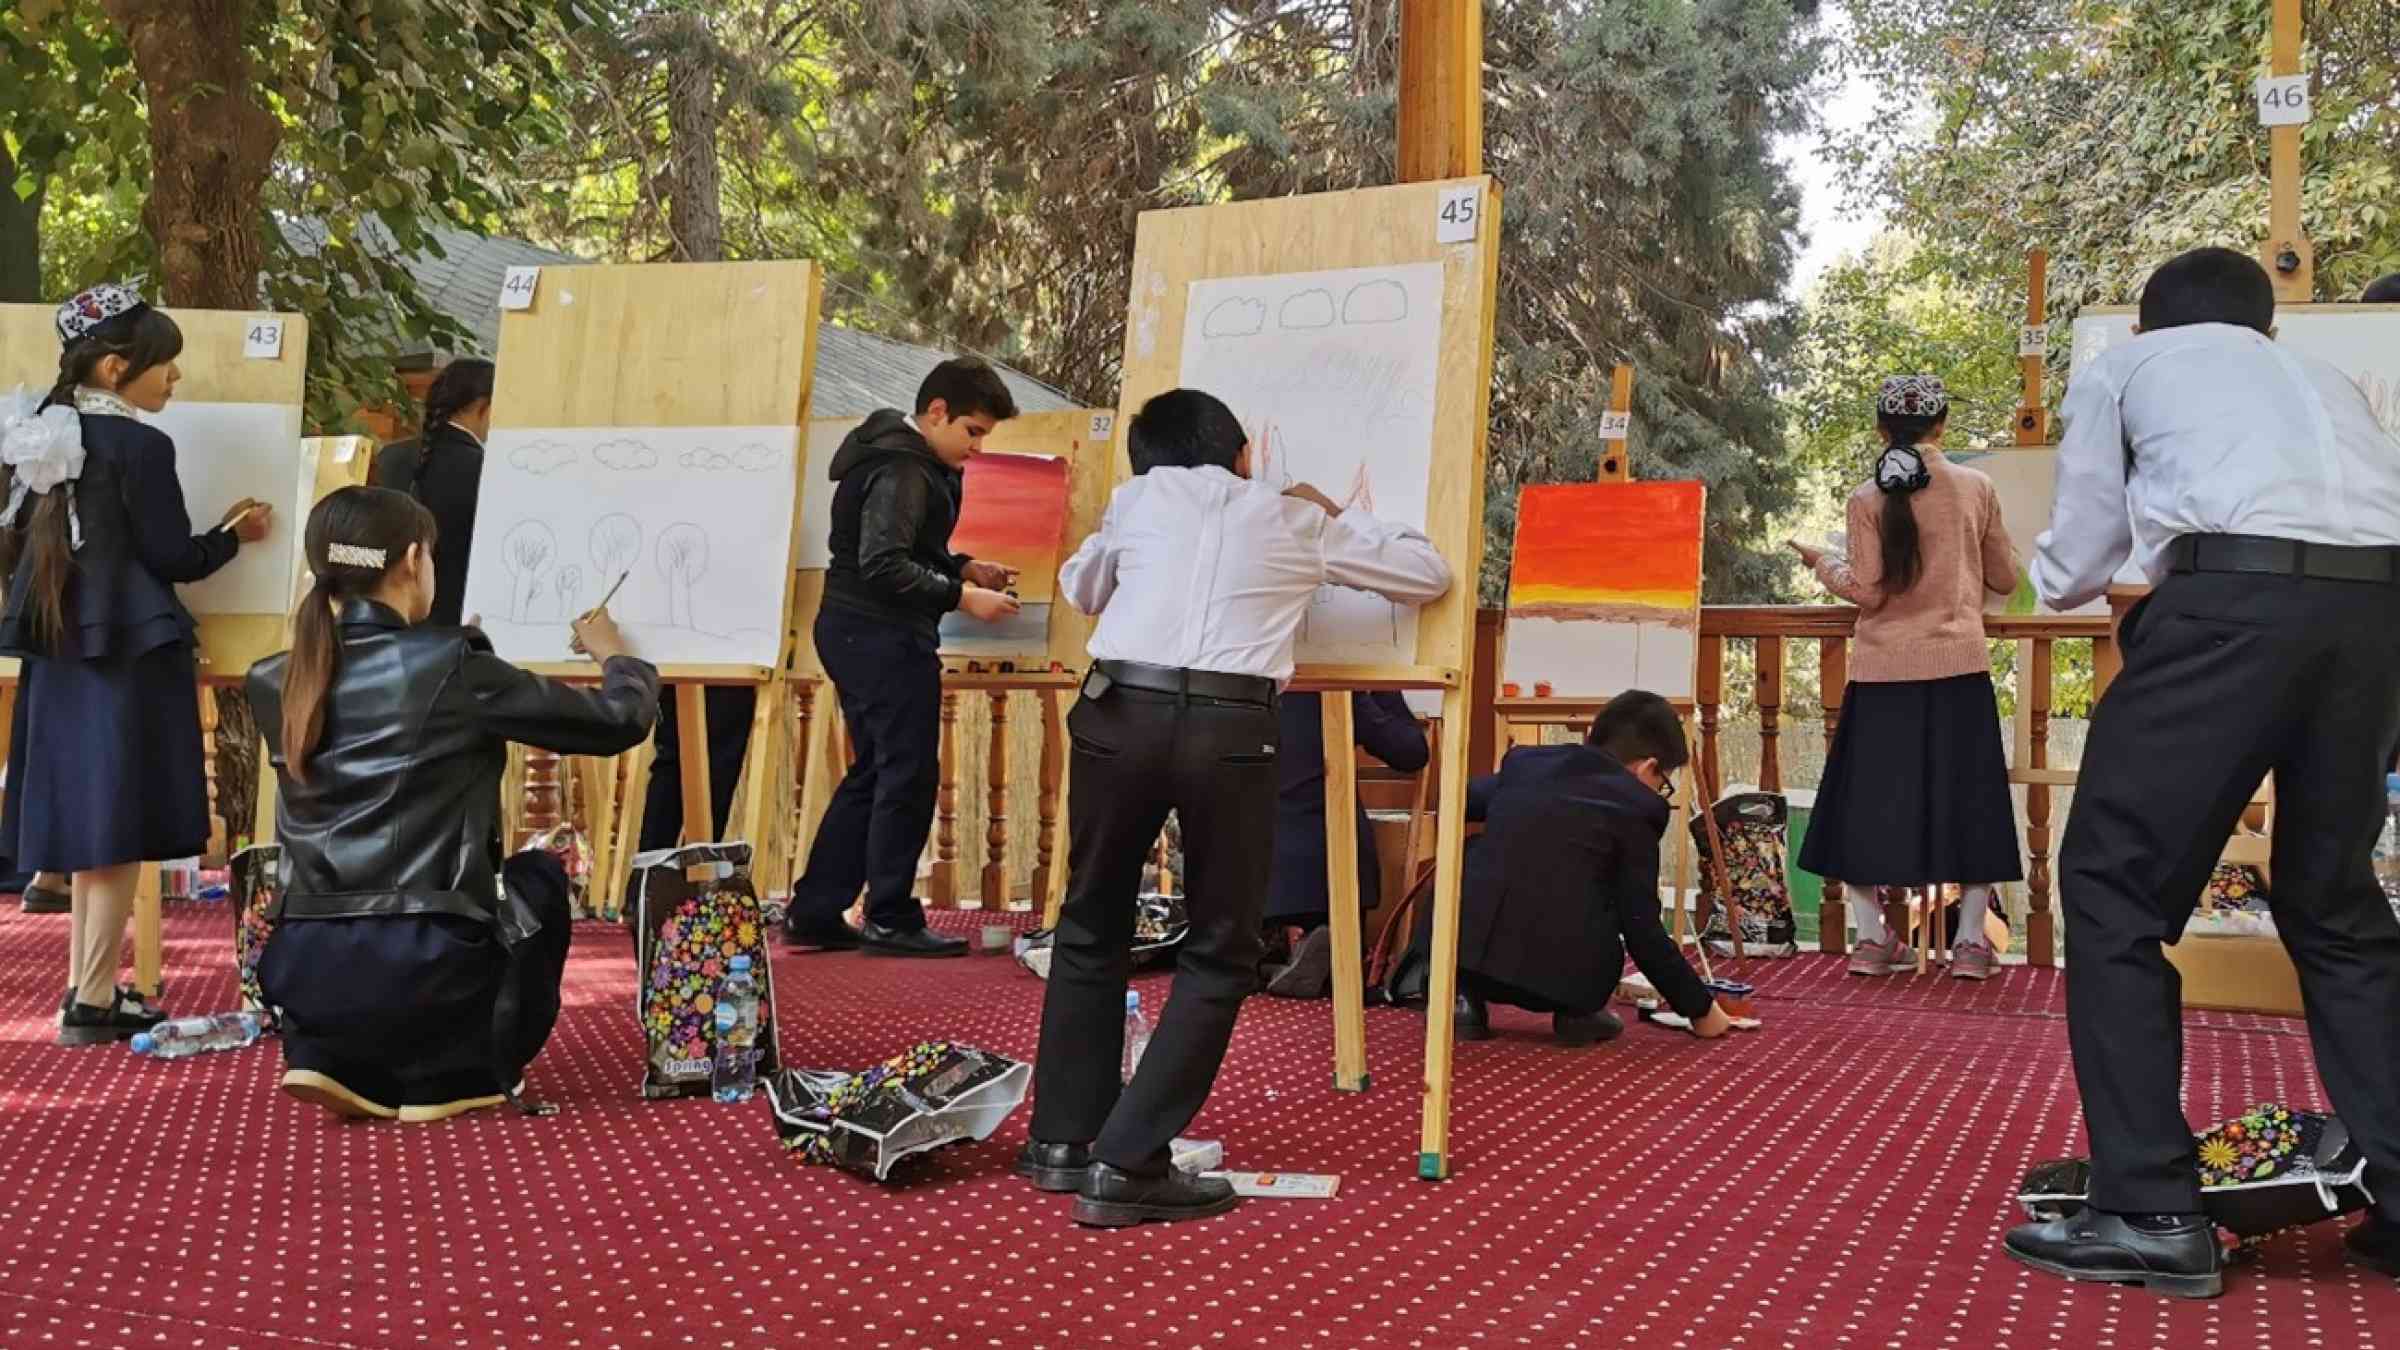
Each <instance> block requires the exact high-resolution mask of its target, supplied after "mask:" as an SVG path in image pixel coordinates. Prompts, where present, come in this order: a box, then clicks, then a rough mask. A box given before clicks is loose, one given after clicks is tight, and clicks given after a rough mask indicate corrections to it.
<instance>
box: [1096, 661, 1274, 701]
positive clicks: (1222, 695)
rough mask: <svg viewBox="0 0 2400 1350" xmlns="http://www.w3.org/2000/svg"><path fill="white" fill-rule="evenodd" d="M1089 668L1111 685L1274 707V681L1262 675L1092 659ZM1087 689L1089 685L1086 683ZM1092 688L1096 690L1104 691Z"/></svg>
mask: <svg viewBox="0 0 2400 1350" xmlns="http://www.w3.org/2000/svg"><path fill="white" fill-rule="evenodd" d="M1092 670H1093V671H1094V672H1095V673H1097V674H1098V675H1100V676H1101V677H1102V678H1103V679H1105V680H1107V681H1108V683H1109V684H1111V685H1117V686H1120V687H1122V688H1126V689H1139V690H1141V691H1143V692H1144V693H1150V694H1174V695H1176V696H1177V697H1181V698H1204V699H1208V700H1210V701H1212V702H1216V703H1244V704H1249V705H1251V706H1253V707H1259V708H1272V707H1274V706H1275V682H1274V681H1273V680H1270V679H1268V678H1267V677H1266V676H1264V675H1227V674H1225V673H1223V672H1222V671H1215V670H1185V669H1183V668H1181V667H1179V666H1150V665H1144V664H1142V663H1141V662H1139V661H1095V662H1093V663H1092ZM1086 688H1087V690H1088V689H1089V685H1088V684H1087V685H1086ZM1105 688H1106V686H1103V689H1102V690H1093V691H1091V692H1094V693H1099V692H1102V691H1103V690H1105Z"/></svg>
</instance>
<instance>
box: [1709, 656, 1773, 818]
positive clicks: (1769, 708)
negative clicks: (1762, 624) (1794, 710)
mask: <svg viewBox="0 0 2400 1350" xmlns="http://www.w3.org/2000/svg"><path fill="white" fill-rule="evenodd" d="M1782 712H1783V639H1782V638H1779V637H1762V638H1760V639H1759V640H1758V787H1759V790H1760V791H1762V792H1781V791H1783V753H1782V751H1783V745H1782V739H1781V738H1782V735H1783V729H1782V725H1781V721H1780V718H1781V714H1782ZM1720 785H1721V780H1720Z"/></svg>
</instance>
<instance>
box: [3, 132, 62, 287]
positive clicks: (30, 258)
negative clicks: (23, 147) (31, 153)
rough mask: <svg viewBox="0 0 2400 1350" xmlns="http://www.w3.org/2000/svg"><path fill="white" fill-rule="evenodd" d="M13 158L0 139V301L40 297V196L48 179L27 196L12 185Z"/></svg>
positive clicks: (14, 174)
mask: <svg viewBox="0 0 2400 1350" xmlns="http://www.w3.org/2000/svg"><path fill="white" fill-rule="evenodd" d="M16 181H17V161H16V159H15V158H14V157H13V156H11V155H10V154H9V153H8V144H7V142H5V141H0V301H7V302H12V303H26V304H38V303H40V301H41V300H42V298H43V297H42V198H43V196H44V195H45V194H47V192H48V191H49V187H50V180H49V179H48V178H43V179H41V180H40V181H39V182H38V183H37V184H36V185H35V187H34V189H33V195H32V196H30V197H19V196H18V195H17V191H16V188H15V186H14V185H15V183H16Z"/></svg>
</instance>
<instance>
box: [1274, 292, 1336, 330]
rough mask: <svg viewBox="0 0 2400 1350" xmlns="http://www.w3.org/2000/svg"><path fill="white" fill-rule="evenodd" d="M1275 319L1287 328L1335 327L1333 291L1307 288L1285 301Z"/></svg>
mask: <svg viewBox="0 0 2400 1350" xmlns="http://www.w3.org/2000/svg"><path fill="white" fill-rule="evenodd" d="M1275 321H1276V322H1277V323H1279V324H1281V325H1282V326H1284V327H1285V328H1331V327H1333V292H1331V291H1320V290H1306V291H1302V292H1300V293H1299V294H1298V295H1295V296H1293V297H1292V298H1291V299H1289V300H1286V301H1284V302H1283V310H1282V312H1281V313H1279V314H1277V315H1276V316H1275Z"/></svg>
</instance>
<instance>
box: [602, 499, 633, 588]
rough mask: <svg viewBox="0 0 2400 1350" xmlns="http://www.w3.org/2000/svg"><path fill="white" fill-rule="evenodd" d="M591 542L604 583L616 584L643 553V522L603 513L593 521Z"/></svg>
mask: <svg viewBox="0 0 2400 1350" xmlns="http://www.w3.org/2000/svg"><path fill="white" fill-rule="evenodd" d="M591 545H592V566H593V567H595V568H597V569H599V575H600V581H601V584H602V585H606V586H614V585H616V584H617V578H618V577H620V576H623V575H624V574H625V573H627V572H630V571H632V570H633V563H634V560H635V559H637V558H639V557H641V556H642V522H640V521H638V520H635V519H634V518H633V517H631V516H628V515H624V514H621V513H620V514H618V515H613V516H602V517H600V519H598V520H596V521H594V522H592V539H591Z"/></svg>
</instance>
